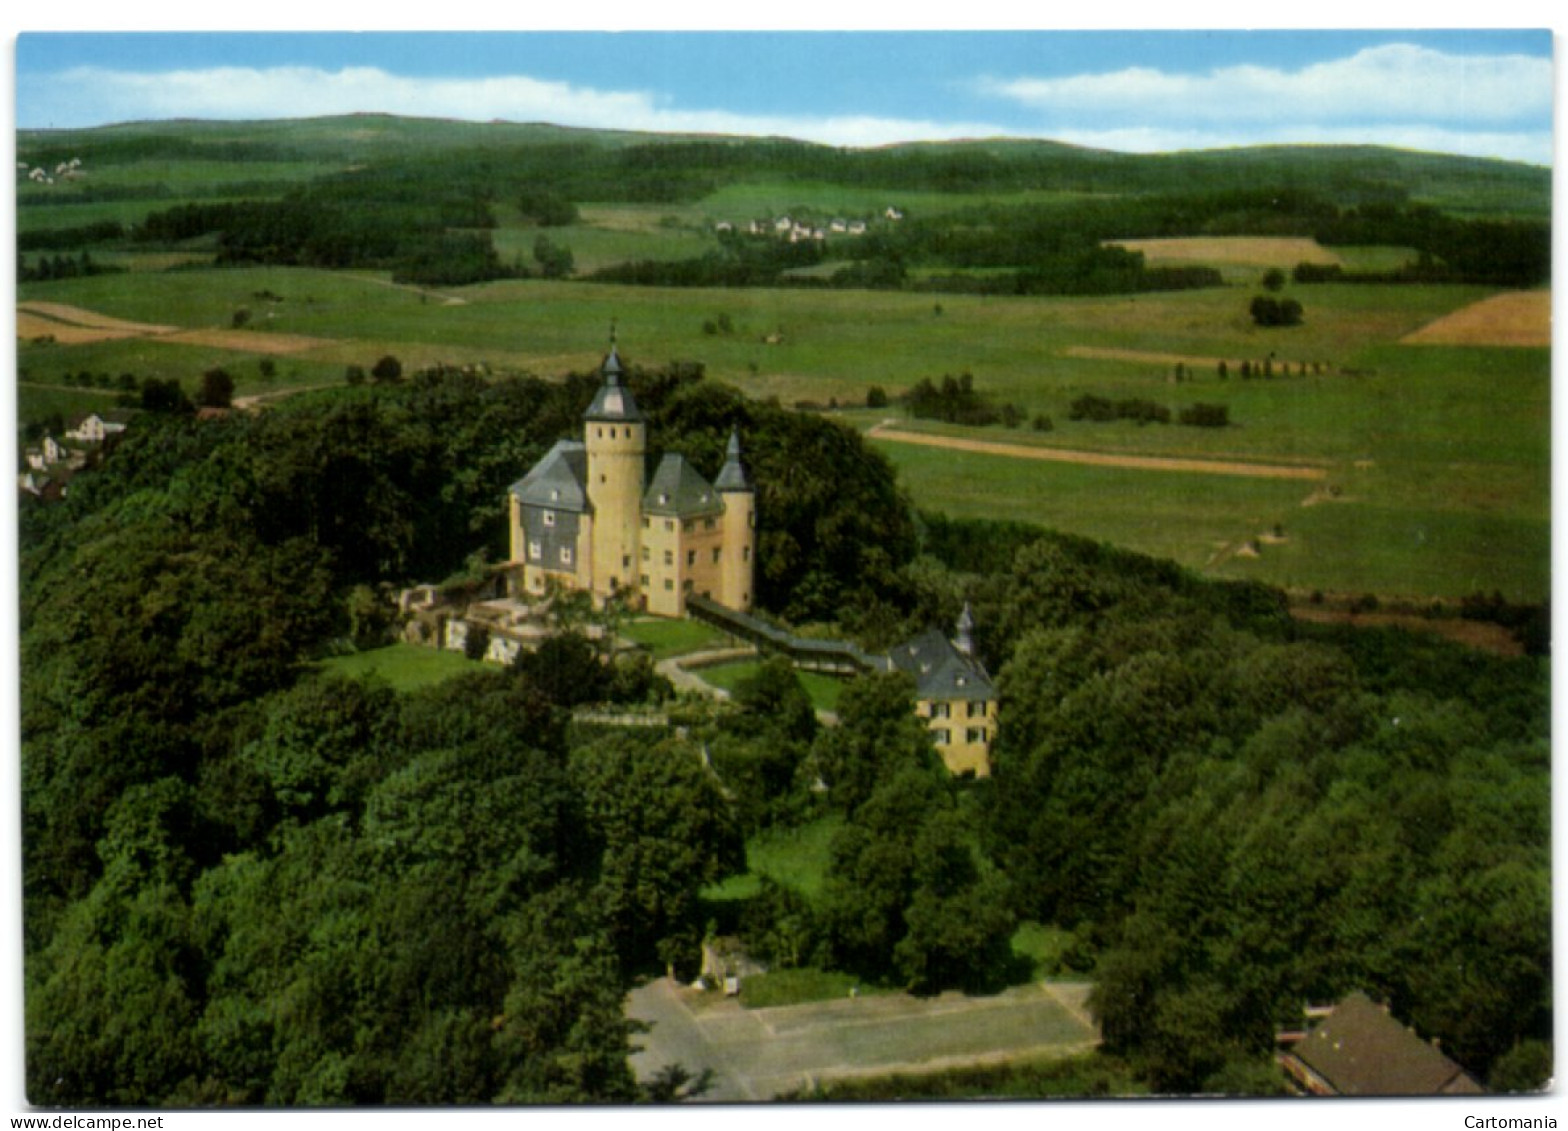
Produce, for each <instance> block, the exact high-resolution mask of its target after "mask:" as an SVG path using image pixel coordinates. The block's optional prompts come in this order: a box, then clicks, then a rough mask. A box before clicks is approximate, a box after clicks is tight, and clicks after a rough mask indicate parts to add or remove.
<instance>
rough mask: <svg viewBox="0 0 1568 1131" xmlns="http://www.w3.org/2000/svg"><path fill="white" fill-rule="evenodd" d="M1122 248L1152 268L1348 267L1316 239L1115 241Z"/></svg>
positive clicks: (1200, 237)
mask: <svg viewBox="0 0 1568 1131" xmlns="http://www.w3.org/2000/svg"><path fill="white" fill-rule="evenodd" d="M1113 242H1114V243H1115V244H1116V245H1117V246H1118V247H1125V248H1126V249H1127V250H1128V251H1141V252H1143V257H1144V259H1145V261H1147V262H1148V263H1149V264H1150V265H1151V266H1152V265H1157V264H1161V263H1174V264H1203V265H1207V266H1214V267H1223V266H1230V267H1280V268H1289V267H1294V266H1295V265H1296V264H1298V263H1312V264H1319V265H1323V266H1330V265H1332V266H1340V267H1342V266H1344V264H1343V263H1342V262H1341V261H1340V258H1339V256H1337V255H1335V254H1334V253H1333V252H1332V251H1329V250H1328V249H1327V248H1326V247H1324V246H1323V245H1321V244H1320V243H1318V241H1317V240H1314V239H1306V238H1302V237H1296V236H1288V237H1287V236H1218V237H1210V236H1195V237H1190V238H1181V239H1158V240H1115V241H1113Z"/></svg>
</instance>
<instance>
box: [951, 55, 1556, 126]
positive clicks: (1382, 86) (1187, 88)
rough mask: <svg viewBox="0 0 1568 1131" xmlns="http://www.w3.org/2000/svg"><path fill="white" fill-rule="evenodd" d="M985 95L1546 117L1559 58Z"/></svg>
mask: <svg viewBox="0 0 1568 1131" xmlns="http://www.w3.org/2000/svg"><path fill="white" fill-rule="evenodd" d="M980 86H981V89H982V91H983V92H985V93H988V94H992V95H996V96H999V97H1002V98H1007V99H1010V100H1013V101H1015V102H1019V103H1022V104H1024V105H1027V106H1030V107H1033V108H1035V109H1038V110H1041V111H1044V112H1047V113H1050V114H1053V115H1057V116H1062V117H1067V116H1072V117H1075V118H1076V117H1081V116H1082V115H1083V114H1085V113H1093V114H1095V115H1100V116H1103V118H1108V119H1113V120H1127V121H1141V122H1148V121H1151V120H1152V121H1162V122H1163V121H1184V122H1194V121H1197V122H1280V121H1289V122H1318V123H1335V122H1366V121H1380V122H1390V121H1405V122H1446V123H1449V124H1450V125H1451V124H1452V123H1454V122H1456V121H1467V122H1470V121H1473V122H1477V123H1501V122H1517V121H1521V120H1528V119H1536V120H1540V121H1549V120H1550V114H1551V108H1552V61H1551V60H1550V59H1542V58H1536V57H1534V56H1526V55H1451V54H1448V53H1445V52H1442V51H1435V50H1432V49H1430V48H1425V47H1416V46H1412V45H1409V44H1399V43H1394V44H1388V45H1385V46H1381V47H1372V48H1368V49H1366V50H1364V51H1360V52H1357V53H1356V54H1355V55H1352V56H1350V57H1349V58H1345V59H1335V60H1332V61H1329V62H1324V63H1315V64H1312V65H1311V66H1307V67H1303V68H1301V69H1300V70H1295V71H1286V70H1279V69H1275V68H1270V67H1259V66H1237V67H1224V68H1220V69H1217V70H1213V71H1209V72H1206V73H1202V74H1182V73H1176V72H1171V71H1161V70H1154V69H1151V68H1145V67H1134V68H1129V69H1127V70H1122V71H1115V72H1111V73H1107V74H1098V75H1072V76H1068V77H1064V78H1019V79H1012V80H1000V79H988V80H984V81H983V82H982V83H981V84H980Z"/></svg>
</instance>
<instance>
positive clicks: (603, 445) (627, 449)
mask: <svg viewBox="0 0 1568 1131" xmlns="http://www.w3.org/2000/svg"><path fill="white" fill-rule="evenodd" d="M602 372H603V375H604V384H603V385H601V386H600V388H599V392H598V394H597V395H596V396H595V397H594V398H593V403H592V404H590V405H589V406H588V411H587V413H585V414H584V416H583V422H584V423H583V441H584V446H585V447H586V448H587V453H588V461H587V479H588V482H587V489H588V501H589V503H590V504H591V506H592V510H593V563H592V579H591V587H592V591H593V593H594V595H595V596H598V597H608V596H609V595H610V594H612V593H614V592H615V590H616V589H617V588H620V587H623V586H631V587H632V588H634V589H635V588H636V585H637V568H638V564H637V563H638V555H639V549H638V547H639V545H640V533H641V527H642V493H643V476H644V462H645V460H646V457H647V445H648V436H647V422H646V421H645V420H644V419H643V415H642V413H641V412H639V411H638V409H637V402H636V401H634V400H633V399H632V394H631V390H630V389H628V388H626V387H625V385H623V384H622V372H621V359H620V356H619V355H618V354H617V352H616V348H615V333H614V331H613V330H612V331H611V333H610V353H609V356H608V357H606V358H605V359H604V366H603V369H602Z"/></svg>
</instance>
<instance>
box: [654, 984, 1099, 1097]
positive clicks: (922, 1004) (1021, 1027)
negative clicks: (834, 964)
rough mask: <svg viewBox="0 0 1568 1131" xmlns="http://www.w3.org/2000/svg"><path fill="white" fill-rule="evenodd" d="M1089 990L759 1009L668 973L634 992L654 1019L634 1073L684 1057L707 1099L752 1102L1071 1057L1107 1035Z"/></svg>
mask: <svg viewBox="0 0 1568 1131" xmlns="http://www.w3.org/2000/svg"><path fill="white" fill-rule="evenodd" d="M1088 993H1089V985H1088V984H1087V983H1072V984H1061V983H1053V984H1044V983H1041V984H1033V985H1027V986H1015V987H1013V988H1011V989H1009V990H1006V991H1004V992H1003V993H1000V994H997V995H995V996H991V997H965V996H963V995H961V994H956V993H948V994H942V995H940V996H938V997H932V998H916V997H911V996H909V995H906V994H890V995H884V996H867V997H857V998H841V999H838V1000H834V1001H824V1002H811V1003H808V1004H805V1005H789V1006H778V1007H775V1008H770V1009H747V1008H745V1007H744V1006H742V1005H741V1003H740V1002H739V1001H738V1000H736V999H734V998H729V999H726V998H724V997H722V996H721V995H719V994H717V993H713V992H704V991H702V990H698V989H694V988H692V987H689V986H681V985H679V984H677V983H675V982H672V981H671V980H669V979H667V978H661V979H659V980H658V981H653V982H649V983H647V984H646V985H643V986H640V987H638V988H637V989H636V990H633V991H632V993H631V995H630V997H629V998H628V1000H627V1014H628V1015H629V1016H631V1017H634V1018H636V1019H638V1020H640V1021H644V1022H647V1023H649V1024H650V1025H651V1026H652V1028H651V1030H650V1031H649V1032H648V1033H645V1034H641V1035H639V1036H636V1037H634V1038H633V1044H634V1045H635V1046H639V1051H637V1052H636V1053H635V1054H634V1055H633V1057H632V1069H633V1071H634V1072H636V1074H637V1078H638V1079H639V1080H644V1079H647V1078H649V1077H650V1076H652V1075H653V1074H654V1073H655V1072H657V1071H658V1070H659V1069H660V1068H662V1067H664V1066H665V1065H668V1064H672V1063H678V1064H680V1065H682V1066H683V1067H684V1068H685V1069H686V1070H687V1071H688V1072H690V1073H692V1074H693V1075H694V1076H695V1075H696V1074H698V1073H700V1072H702V1071H703V1070H704V1069H709V1070H711V1071H712V1073H713V1078H712V1084H711V1086H710V1088H709V1089H708V1091H707V1092H706V1093H705V1094H704V1095H703V1096H702V1097H701V1099H702V1100H704V1101H706V1102H709V1103H748V1102H754V1101H760V1100H768V1099H772V1098H774V1097H776V1096H778V1095H781V1094H784V1093H788V1092H791V1091H794V1090H796V1089H799V1088H803V1087H809V1086H810V1085H811V1084H812V1083H814V1082H816V1081H820V1080H823V1079H829V1078H834V1077H845V1076H854V1075H882V1074H886V1073H894V1072H898V1073H918V1072H929V1071H934V1070H938V1069H942V1068H952V1067H959V1066H962V1065H969V1064H982V1063H997V1062H1002V1061H1006V1060H1011V1059H1015V1058H1019V1057H1025V1056H1049V1055H1063V1056H1065V1055H1070V1054H1072V1053H1077V1052H1082V1051H1085V1050H1087V1049H1089V1048H1092V1047H1093V1046H1094V1045H1095V1044H1096V1043H1097V1042H1098V1039H1099V1034H1098V1032H1097V1031H1096V1029H1095V1027H1094V1024H1093V1022H1092V1020H1091V1019H1090V1018H1089V1016H1088V1014H1087V1012H1086V1011H1085V1009H1084V1001H1085V999H1086V998H1087V997H1088Z"/></svg>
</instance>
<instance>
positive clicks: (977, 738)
mask: <svg viewBox="0 0 1568 1131" xmlns="http://www.w3.org/2000/svg"><path fill="white" fill-rule="evenodd" d="M964 741H965V742H984V741H985V728H984V727H969V728H968V729H966V730H965V731H964Z"/></svg>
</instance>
